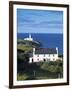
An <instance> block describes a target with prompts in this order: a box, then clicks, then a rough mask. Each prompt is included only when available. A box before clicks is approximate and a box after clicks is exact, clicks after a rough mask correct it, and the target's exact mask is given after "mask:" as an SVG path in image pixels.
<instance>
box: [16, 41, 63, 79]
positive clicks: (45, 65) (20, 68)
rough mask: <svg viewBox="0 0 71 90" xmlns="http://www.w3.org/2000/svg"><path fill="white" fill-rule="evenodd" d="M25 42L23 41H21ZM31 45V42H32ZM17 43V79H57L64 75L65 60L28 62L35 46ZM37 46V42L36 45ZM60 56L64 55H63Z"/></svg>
mask: <svg viewBox="0 0 71 90" xmlns="http://www.w3.org/2000/svg"><path fill="white" fill-rule="evenodd" d="M21 42H23V41H21ZM30 45H31V44H30ZM30 45H28V44H25V43H24V42H23V44H21V43H19V44H18V45H17V80H36V79H37V80H38V79H56V78H62V77H63V61H61V60H57V61H48V62H46V61H45V62H37V63H28V61H29V53H31V52H32V48H33V46H30ZM34 46H35V47H36V44H35V45H34ZM60 57H63V56H62V55H61V56H60Z"/></svg>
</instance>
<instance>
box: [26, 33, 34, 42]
mask: <svg viewBox="0 0 71 90" xmlns="http://www.w3.org/2000/svg"><path fill="white" fill-rule="evenodd" d="M24 40H27V41H33V38H32V37H31V34H29V37H28V38H24Z"/></svg>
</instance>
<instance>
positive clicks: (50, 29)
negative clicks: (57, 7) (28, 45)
mask: <svg viewBox="0 0 71 90" xmlns="http://www.w3.org/2000/svg"><path fill="white" fill-rule="evenodd" d="M17 32H18V33H63V11H52V10H34V9H17Z"/></svg>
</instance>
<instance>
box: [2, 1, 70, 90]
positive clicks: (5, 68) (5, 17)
mask: <svg viewBox="0 0 71 90" xmlns="http://www.w3.org/2000/svg"><path fill="white" fill-rule="evenodd" d="M13 1H14V0H13ZM15 1H16V0H15ZM17 1H23V0H17ZM24 1H30V2H31V1H33V2H34V1H35V2H45V3H46V2H47V3H48V2H49V3H63V4H69V5H70V16H71V0H24ZM70 34H71V18H70ZM70 38H71V35H70ZM70 40H71V39H70ZM70 46H71V41H70ZM70 54H71V47H70ZM8 81H9V0H0V90H9V88H8ZM44 89H45V90H71V55H70V85H69V86H54V87H41V88H26V89H24V90H44ZM12 90H14V89H12ZM16 90H23V88H22V89H16Z"/></svg>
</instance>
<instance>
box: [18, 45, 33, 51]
mask: <svg viewBox="0 0 71 90" xmlns="http://www.w3.org/2000/svg"><path fill="white" fill-rule="evenodd" d="M17 49H20V50H23V51H25V52H29V51H31V50H32V47H30V46H27V45H22V44H20V45H17Z"/></svg>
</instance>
